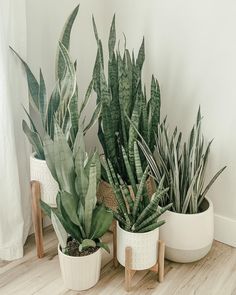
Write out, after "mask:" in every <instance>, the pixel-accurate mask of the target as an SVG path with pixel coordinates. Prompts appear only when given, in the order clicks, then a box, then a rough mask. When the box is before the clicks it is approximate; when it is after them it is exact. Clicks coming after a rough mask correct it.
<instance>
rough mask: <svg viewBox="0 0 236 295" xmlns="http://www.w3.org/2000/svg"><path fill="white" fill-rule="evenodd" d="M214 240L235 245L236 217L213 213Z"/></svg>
mask: <svg viewBox="0 0 236 295" xmlns="http://www.w3.org/2000/svg"><path fill="white" fill-rule="evenodd" d="M214 222H215V234H214V237H215V240H217V241H219V242H222V243H225V244H228V245H230V246H233V247H236V219H232V218H229V217H226V216H222V215H219V214H215V218H214Z"/></svg>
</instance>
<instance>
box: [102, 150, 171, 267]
mask: <svg viewBox="0 0 236 295" xmlns="http://www.w3.org/2000/svg"><path fill="white" fill-rule="evenodd" d="M134 157H135V163H136V170H137V175H139V183H138V185H136V184H135V187H133V190H132V191H131V190H130V189H129V187H128V185H127V183H125V181H124V180H123V179H122V178H121V177H120V175H119V174H117V173H116V172H115V170H114V167H113V166H112V163H111V162H110V160H107V161H105V168H106V172H107V175H108V179H109V182H110V185H111V186H112V188H113V190H114V193H115V196H116V200H117V203H118V208H117V209H116V210H115V211H114V212H113V214H114V217H115V219H116V220H117V259H118V261H119V263H120V264H121V265H123V266H125V249H126V247H131V248H132V253H133V258H132V269H133V270H143V269H148V268H151V267H153V266H154V265H155V264H156V262H157V252H158V251H157V245H158V243H157V242H158V240H159V227H160V226H161V225H163V224H164V223H165V221H164V220H160V221H159V219H158V218H159V217H160V216H161V215H162V214H163V213H164V212H165V211H166V210H168V209H170V207H171V206H172V204H168V205H166V206H165V207H162V208H160V207H159V203H160V201H161V200H162V198H163V197H164V196H165V194H166V192H167V191H168V188H166V189H163V181H164V178H163V179H162V181H161V183H160V184H159V187H158V189H157V191H156V192H155V193H154V194H153V195H152V197H151V199H150V198H148V197H147V195H146V193H145V186H146V180H147V177H148V171H149V168H148V167H147V168H146V169H145V171H144V172H143V170H142V167H141V162H140V158H139V155H138V152H137V151H136V152H135V153H134ZM130 182H132V181H131V180H130Z"/></svg>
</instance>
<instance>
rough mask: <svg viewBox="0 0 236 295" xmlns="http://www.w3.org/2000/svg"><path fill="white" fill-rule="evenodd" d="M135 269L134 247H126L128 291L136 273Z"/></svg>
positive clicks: (126, 288) (126, 284)
mask: <svg viewBox="0 0 236 295" xmlns="http://www.w3.org/2000/svg"><path fill="white" fill-rule="evenodd" d="M135 272H136V271H135V270H133V269H132V248H131V247H126V248H125V290H126V291H127V292H129V291H130V289H131V280H132V277H133V276H134V274H135Z"/></svg>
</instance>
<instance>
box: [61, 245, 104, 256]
mask: <svg viewBox="0 0 236 295" xmlns="http://www.w3.org/2000/svg"><path fill="white" fill-rule="evenodd" d="M58 252H60V253H61V255H62V256H65V257H66V258H70V259H80V260H82V259H86V258H87V257H91V256H92V255H96V254H98V253H99V252H101V247H99V248H98V249H97V250H96V251H95V252H93V253H92V254H89V255H85V256H70V255H66V254H65V253H63V252H62V251H61V245H60V244H59V243H58Z"/></svg>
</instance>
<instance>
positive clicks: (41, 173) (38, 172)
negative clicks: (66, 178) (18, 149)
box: [30, 154, 59, 207]
mask: <svg viewBox="0 0 236 295" xmlns="http://www.w3.org/2000/svg"><path fill="white" fill-rule="evenodd" d="M30 179H31V180H37V181H39V182H40V190H41V199H42V200H43V201H44V202H45V203H47V204H48V205H50V206H52V207H56V196H57V193H58V190H59V187H58V183H57V182H56V181H55V179H54V178H53V177H52V174H51V172H50V170H49V168H48V166H47V163H46V161H45V160H39V159H37V158H35V156H34V154H31V156H30Z"/></svg>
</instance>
